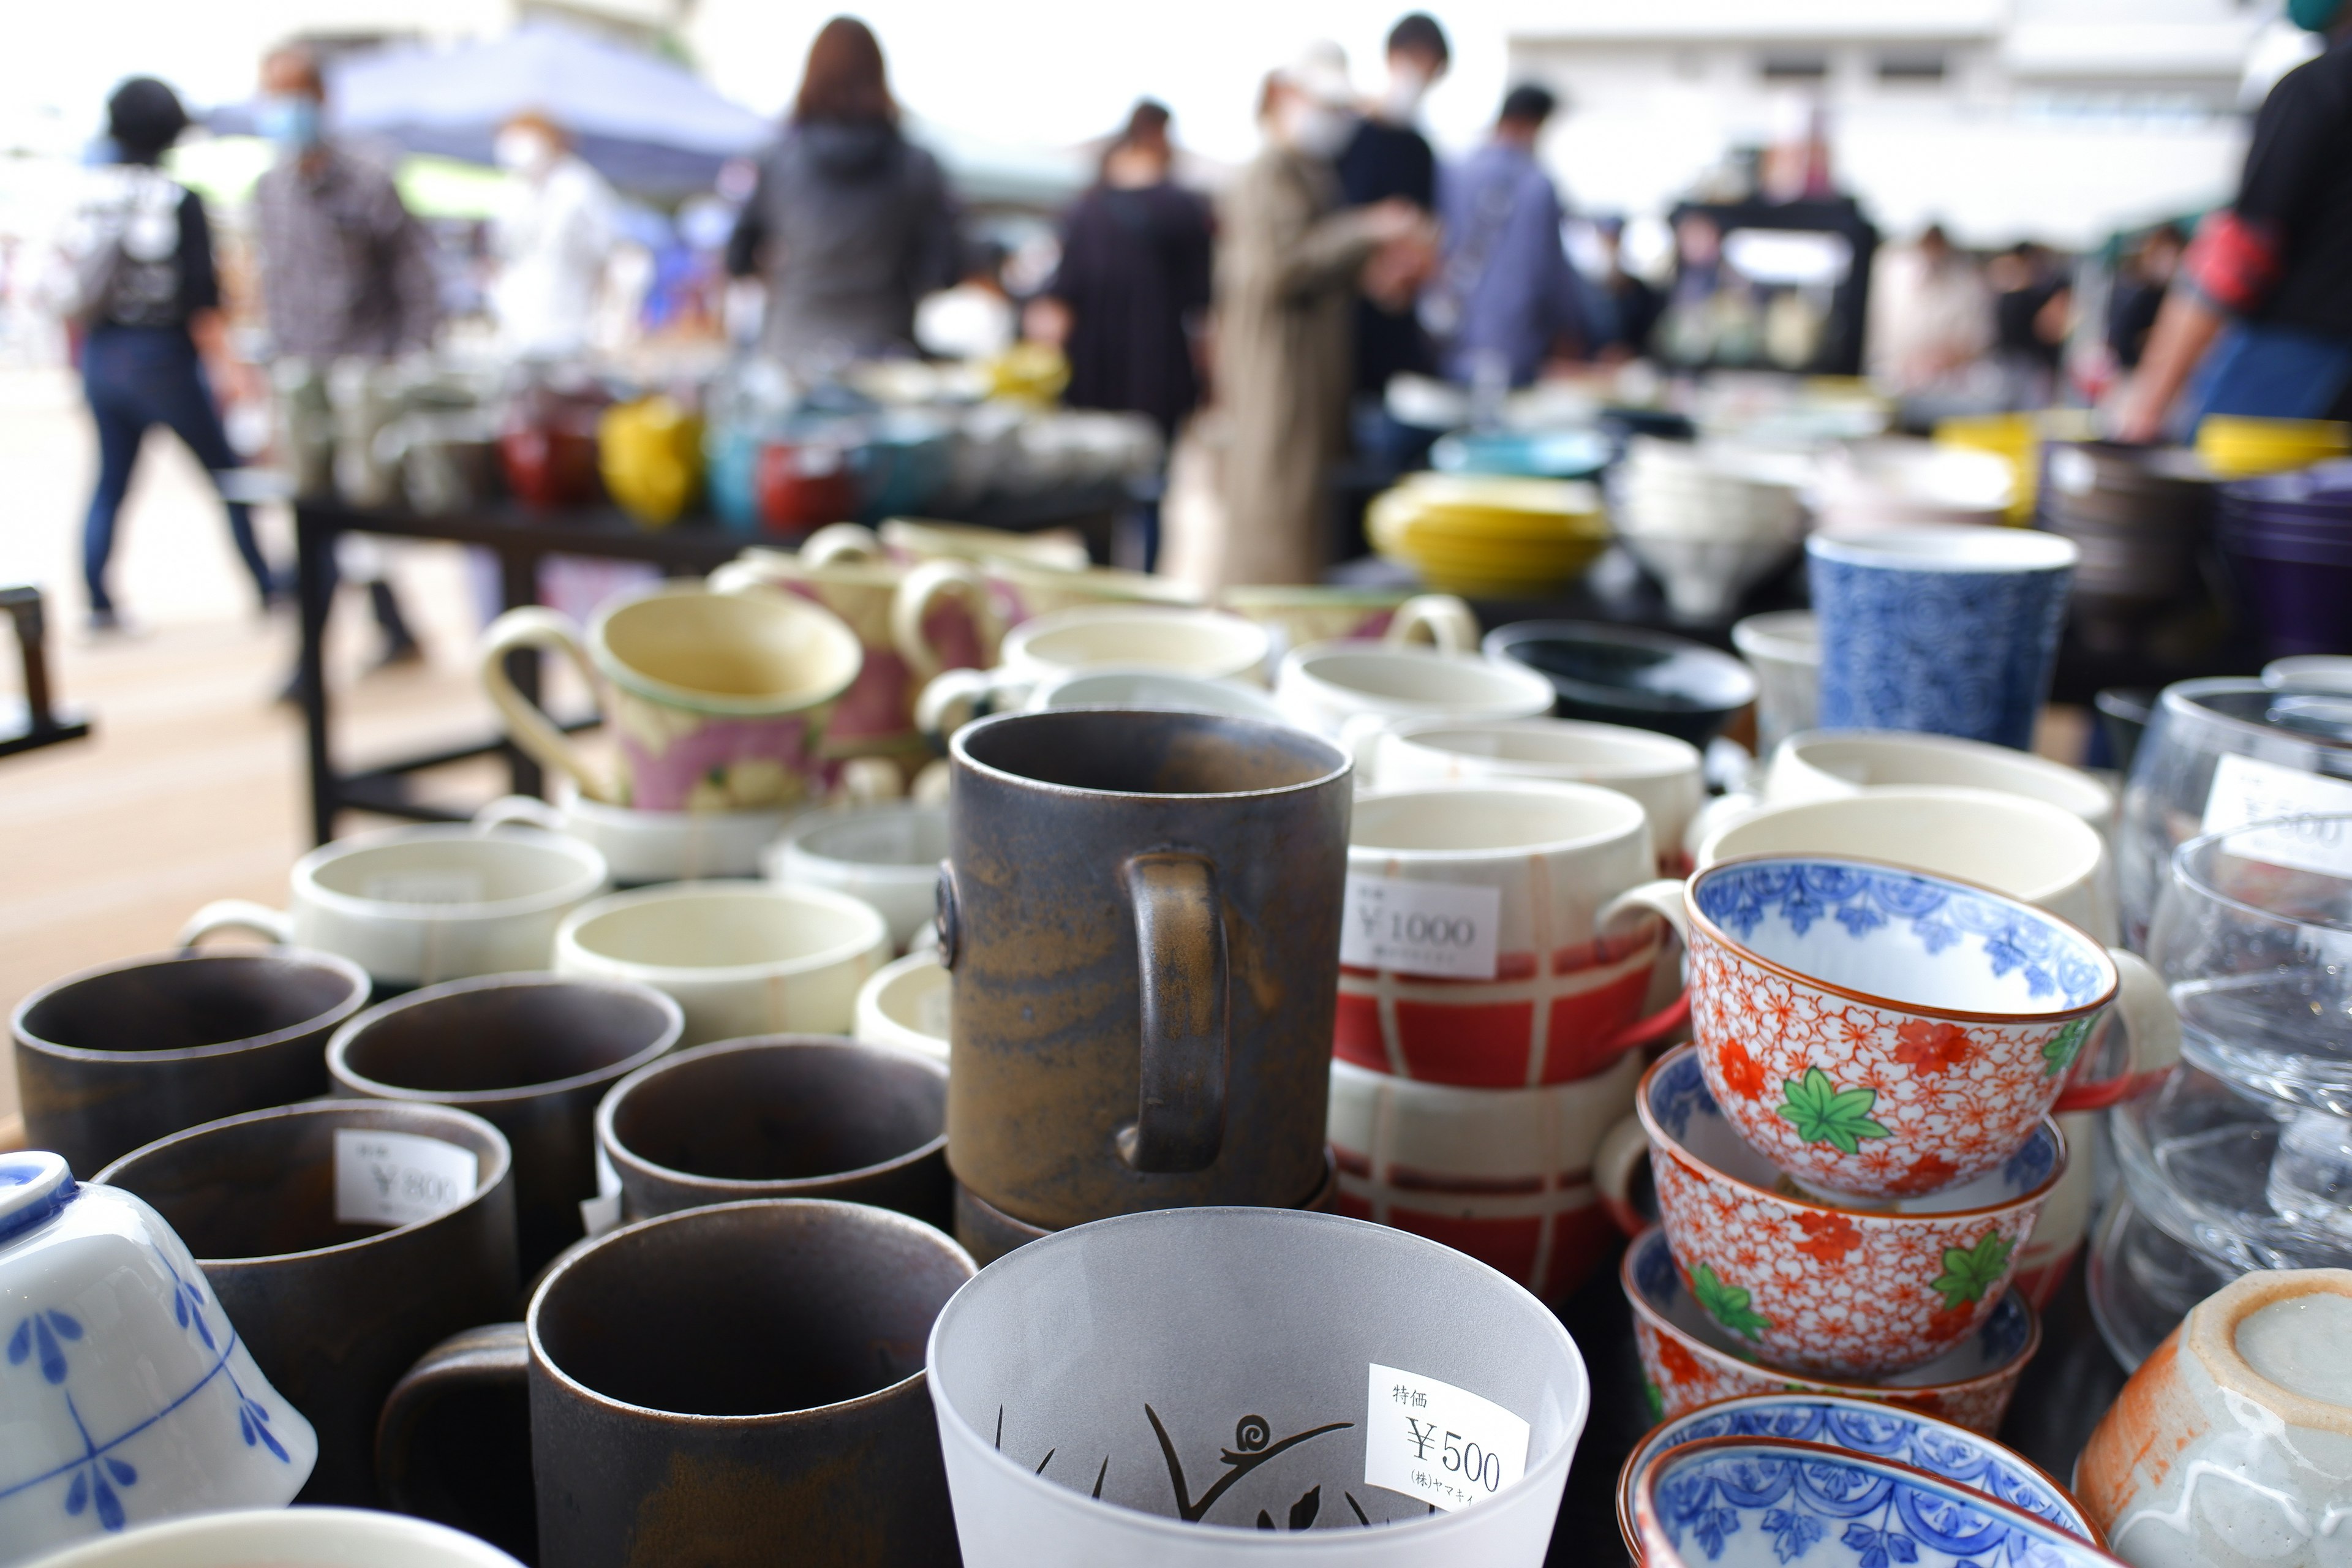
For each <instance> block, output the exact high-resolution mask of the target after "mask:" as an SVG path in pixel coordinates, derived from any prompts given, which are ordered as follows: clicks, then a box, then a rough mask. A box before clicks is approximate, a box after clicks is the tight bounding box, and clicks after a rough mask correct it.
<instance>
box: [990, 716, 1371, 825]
mask: <svg viewBox="0 0 2352 1568" xmlns="http://www.w3.org/2000/svg"><path fill="white" fill-rule="evenodd" d="M1076 713H1120V714H1128V715H1131V716H1133V717H1135V718H1139V719H1159V720H1166V719H1171V718H1176V719H1191V720H1194V721H1211V722H1213V723H1217V724H1245V725H1248V726H1249V727H1250V728H1252V729H1254V730H1257V731H1282V732H1284V733H1286V734H1289V735H1295V736H1297V737H1298V738H1299V739H1301V740H1304V741H1308V742H1313V743H1314V744H1316V745H1318V746H1320V747H1322V748H1323V749H1324V750H1325V751H1327V752H1329V753H1330V754H1331V756H1332V757H1333V759H1334V761H1333V763H1332V764H1331V766H1329V767H1328V768H1326V769H1325V770H1324V771H1323V772H1322V773H1317V774H1316V775H1315V776H1313V777H1312V778H1306V779H1300V780H1299V781H1297V783H1295V784H1272V785H1269V786H1267V787H1266V788H1264V789H1236V790H1214V791H1199V792H1190V793H1186V794H1182V795H1174V794H1169V793H1165V792H1162V791H1156V790H1131V789H1087V788H1085V787H1082V786H1080V785H1078V784H1056V783H1055V782H1053V781H1052V780H1049V779H1041V778H1034V777H1032V776H1030V775H1029V774H1027V773H1013V772H1011V771H1009V770H1007V769H1004V768H1000V767H998V766H997V765H996V764H995V763H984V762H982V761H981V760H980V759H979V758H977V757H975V756H973V755H972V754H971V738H972V736H974V735H975V734H980V735H984V734H986V732H987V731H991V730H992V729H995V728H997V727H999V726H1002V725H1008V724H1024V723H1025V724H1042V723H1054V722H1061V721H1066V719H1067V718H1068V716H1069V715H1071V714H1076ZM948 762H949V763H950V765H951V766H955V767H963V768H969V769H971V771H972V772H973V773H979V774H980V775H982V777H984V778H986V779H988V780H990V781H991V782H992V783H994V784H1000V785H1005V786H1009V787H1012V788H1016V789H1026V790H1035V791H1038V792H1040V793H1042V794H1046V795H1063V796H1067V797H1069V798H1072V799H1075V800H1103V801H1112V800H1150V801H1163V802H1178V801H1231V800H1271V799H1274V798H1276V797H1278V796H1281V795H1307V794H1311V793H1312V792H1314V791H1316V790H1318V789H1325V788H1328V787H1329V786H1330V785H1331V784H1335V783H1337V782H1338V781H1339V780H1341V779H1344V778H1346V777H1348V776H1349V774H1350V773H1353V772H1354V771H1355V767H1356V762H1355V759H1354V758H1353V757H1351V756H1350V755H1349V754H1348V752H1347V751H1346V749H1345V748H1343V747H1341V746H1340V745H1339V744H1338V743H1337V742H1333V741H1330V740H1328V739H1327V738H1325V737H1324V736H1321V735H1318V734H1316V733H1315V732H1314V731H1311V730H1302V729H1300V728H1299V727H1298V726H1297V725H1296V724H1277V723H1276V722H1275V721H1273V720H1271V719H1246V718H1244V717H1242V716H1241V715H1240V714H1238V713H1197V712H1193V711H1192V710H1189V709H1179V708H1116V707H1105V708H1097V707H1093V706H1087V707H1084V708H1048V709H1045V710H1041V711H1038V712H1034V713H1032V712H1010V713H991V714H989V715H988V716H987V717H986V718H984V719H975V720H973V721H971V723H969V724H966V725H965V726H964V727H963V728H962V729H961V730H958V731H956V732H955V733H954V735H952V736H951V737H950V738H949V741H948ZM950 809H952V807H950Z"/></svg>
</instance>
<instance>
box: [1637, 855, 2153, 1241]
mask: <svg viewBox="0 0 2352 1568" xmlns="http://www.w3.org/2000/svg"><path fill="white" fill-rule="evenodd" d="M1626 898H1627V900H1629V901H1633V902H1640V903H1643V904H1645V905H1646V906H1648V908H1650V909H1653V910H1656V911H1657V912H1658V913H1660V914H1662V915H1664V916H1665V917H1666V918H1667V919H1668V920H1669V921H1673V922H1674V924H1675V928H1676V929H1677V930H1678V931H1680V932H1681V933H1682V937H1683V941H1684V942H1685V945H1686V947H1687V949H1688V952H1689V954H1690V961H1689V978H1690V998H1691V1035H1692V1038H1693V1039H1694V1040H1695V1041H1696V1043H1697V1047H1698V1059H1699V1065H1700V1067H1701V1068H1702V1069H1703V1070H1704V1071H1705V1074H1706V1087H1707V1089H1708V1091H1709V1092H1710V1093H1711V1094H1712V1095H1713V1096H1714V1098H1715V1099H1716V1100H1717V1102H1718V1103H1719V1104H1721V1106H1722V1108H1723V1113H1724V1115H1725V1116H1727V1118H1729V1119H1730V1121H1731V1122H1732V1124H1733V1125H1734V1126H1736V1127H1737V1128H1738V1130H1739V1134H1740V1136H1741V1137H1743V1138H1745V1139H1746V1140H1747V1141H1748V1143H1749V1144H1751V1145H1752V1146H1753V1147H1754V1148H1755V1149H1756V1150H1757V1151H1758V1152H1759V1153H1761V1154H1762V1155H1763V1156H1764V1157H1765V1158H1766V1159H1768V1160H1769V1161H1770V1162H1771V1163H1772V1164H1774V1165H1775V1166H1777V1167H1779V1168H1780V1170H1781V1171H1783V1172H1785V1173H1788V1174H1789V1175H1790V1176H1791V1177H1793V1178H1794V1179H1795V1180H1796V1181H1797V1182H1798V1183H1799V1184H1801V1185H1802V1186H1805V1187H1807V1188H1810V1189H1811V1190H1812V1191H1814V1192H1815V1193H1817V1194H1824V1195H1828V1196H1831V1197H1832V1198H1838V1197H1843V1196H1855V1195H1858V1196H1862V1197H1868V1198H1904V1197H1915V1196H1919V1195H1922V1194H1928V1193H1936V1192H1941V1191H1942V1190H1944V1189H1945V1188H1947V1187H1951V1186H1955V1185H1958V1184H1960V1183H1963V1182H1968V1181H1971V1180H1973V1179H1975V1178H1976V1177H1979V1176H1981V1175H1983V1174H1984V1173H1987V1172H1989V1171H1991V1170H1994V1169H1996V1168H1998V1167H2000V1165H2001V1164H2002V1163H2004V1162H2006V1161H2008V1160H2009V1159H2010V1158H2011V1156H2013V1155H2014V1154H2016V1153H2017V1152H2018V1151H2019V1150H2020V1149H2021V1148H2022V1147H2024V1145H2025V1143H2026V1142H2027V1141H2028V1140H2029V1139H2031V1138H2032V1137H2033V1136H2034V1131H2035V1129H2036V1128H2037V1127H2039V1126H2040V1125H2041V1122H2042V1118H2043V1117H2044V1116H2045V1115H2048V1114H2049V1113H2050V1112H2051V1111H2053V1110H2062V1111H2064V1110H2094V1109H2096V1108H2097V1107H2099V1106H2101V1105H2106V1104H2112V1103H2113V1102H2114V1101H2115V1100H2117V1099H2120V1098H2121V1097H2122V1096H2123V1095H2124V1094H2125V1093H2126V1091H2127V1090H2128V1089H2129V1088H2130V1087H2131V1085H2132V1084H2133V1083H2134V1082H2136V1081H2137V1080H2138V1079H2139V1078H2140V1077H2141V1076H2142V1075H2144V1074H2145V1073H2147V1072H2149V1071H2151V1070H2154V1069H2156V1068H2161V1067H2164V1066H2167V1065H2168V1064H2169V1063H2170V1062H2171V1061H2172V1060H2173V1059H2174V1058H2177V1057H2178V1056H2179V1048H2180V1024H2179V1018H2178V1017H2177V1016H2175V1015H2174V1013H2173V1010H2172V1003H2171V1000H2170V998H2169V997H2168V996H2167V994H2165V988H2164V983H2163V981H2162V980H2160V979H2159V978H2158V976H2157V973H2156V972H2155V971H2154V970H2152V969H2150V968H2149V967H2148V966H2147V964H2146V963H2143V962H2141V961H2140V960H2139V959H2138V958H2137V957H2135V956H2134V955H2132V954H2130V953H2127V952H2118V951H2116V950H2114V949H2111V948H2104V947H2101V946H2100V945H2099V943H2098V942H2096V941H2095V939H2094V938H2092V937H2091V936H2090V935H2089V934H2088V933H2087V932H2085V931H2082V930H2080V929H2079V928H2077V927H2075V926H2073V925H2069V924H2068V923H2067V922H2066V921H2063V920H2060V919H2059V918H2058V917H2057V916H2055V915H2053V914H2051V913H2049V912H2048V911H2047V910H2040V909H2036V908H2035V907H2034V906H2032V905H2031V904H2027V903H2021V902H2020V901H2018V900H2015V899H2011V898H2006V897H2003V896H2002V895H2000V894H1999V893H1995V892H1992V891H1990V890H1989V889H1983V888H1979V887H1977V886H1975V885H1974V884H1972V883H1969V882H1962V881H1959V880H1957V879H1952V878H1948V877H1938V876H1931V875H1929V874H1927V873H1926V872H1922V871H1913V870H1909V869H1906V868H1903V867H1899V866H1887V865H1881V864H1878V863H1875V862H1873V861H1868V860H1858V859H1852V858H1842V857H1834V856H1826V855H1768V856H1757V857H1753V858H1747V859H1739V860H1726V861H1722V862H1719V863H1717V864H1716V865H1714V866H1710V867H1708V868H1706V869H1705V870H1703V871H1700V872H1698V873H1697V874H1696V875H1695V876H1693V877H1692V878H1691V879H1689V880H1688V881H1687V882H1681V883H1677V882H1653V883H1650V884H1648V885H1647V886H1646V887H1644V888H1641V889H1635V890H1634V891H1633V893H1631V894H1628V895H1626ZM2110 1007H2112V1008H2113V1009H2114V1010H2115V1012H2116V1015H2117V1018H2118V1020H2119V1022H2120V1023H2121V1024H2122V1026H2123V1028H2124V1031H2125V1044H2126V1047H2127V1048H2126V1051H2125V1052H2124V1053H2123V1054H2124V1056H2125V1057H2126V1059H2127V1061H2128V1062H2129V1064H2130V1065H2129V1066H2127V1067H2126V1069H2125V1071H2124V1072H2123V1073H2122V1074H2121V1075H2120V1076H2118V1077H2115V1078H2110V1079H2101V1080H2097V1081H2094V1082H2088V1083H2084V1082H2077V1081H2075V1080H2074V1068H2075V1065H2076V1063H2077V1062H2078V1061H2079V1060H2081V1059H2082V1058H2084V1057H2085V1056H2086V1055H2088V1054H2091V1053H2086V1052H2085V1051H2084V1046H2085V1045H2086V1044H2088V1043H2089V1042H2090V1041H2091V1039H2092V1037H2093V1034H2094V1031H2095V1028H2096V1027H2097V1026H2099V1025H2100V1024H2101V1022H2102V1020H2103V1018H2104V1017H2105V1015H2106V1013H2107V1012H2108V1010H2109V1008H2110Z"/></svg>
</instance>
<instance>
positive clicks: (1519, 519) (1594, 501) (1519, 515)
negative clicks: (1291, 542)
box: [1368, 474, 1609, 599]
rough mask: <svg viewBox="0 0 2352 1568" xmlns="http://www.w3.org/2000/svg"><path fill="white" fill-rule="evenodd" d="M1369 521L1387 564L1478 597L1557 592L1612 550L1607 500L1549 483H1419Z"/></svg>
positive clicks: (1389, 497) (1430, 479) (1429, 478)
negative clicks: (1604, 510) (1395, 563)
mask: <svg viewBox="0 0 2352 1568" xmlns="http://www.w3.org/2000/svg"><path fill="white" fill-rule="evenodd" d="M1368 521H1369V525H1370V534H1371V540H1372V547H1373V548H1374V549H1376V550H1378V551H1379V552H1381V554H1382V555H1385V556H1389V557H1391V559H1394V560H1399V561H1402V562H1404V563H1406V564H1408V565H1410V566H1412V568H1413V569H1414V570H1415V571H1417V572H1419V573H1420V574H1421V575H1422V578H1423V581H1424V582H1426V583H1427V584H1429V585H1430V586H1431V587H1433V588H1435V589H1439V590H1441V591H1443V592H1445V593H1451V594H1466V595H1471V596H1473V597H1476V598H1494V599H1507V598H1530V597H1540V596H1542V595H1549V594H1554V593H1557V592H1559V589H1561V588H1563V587H1565V586H1566V585H1567V584H1568V583H1569V582H1570V580H1571V579H1573V578H1574V577H1576V576H1577V574H1580V573H1581V572H1582V571H1583V570H1584V569H1585V568H1586V567H1587V566H1590V565H1591V564H1592V562H1593V559H1594V557H1596V556H1598V555H1599V554H1600V553H1601V551H1602V550H1604V549H1606V548H1607V547H1608V544H1609V521H1608V519H1607V518H1606V517H1605V516H1604V515H1602V512H1601V492H1600V491H1598V490H1596V489H1593V488H1592V487H1591V485H1588V484H1578V483H1571V482H1567V481H1561V480H1552V479H1505V478H1490V477H1486V476H1483V475H1471V474H1413V475H1411V476H1408V477H1407V478H1406V479H1404V481H1403V482H1402V483H1401V484H1399V485H1398V486H1396V488H1395V489H1391V490H1389V491H1387V492H1385V493H1384V494H1382V495H1380V496H1378V497H1376V498H1374V500H1373V501H1372V505H1371V510H1370V514H1369V518H1368Z"/></svg>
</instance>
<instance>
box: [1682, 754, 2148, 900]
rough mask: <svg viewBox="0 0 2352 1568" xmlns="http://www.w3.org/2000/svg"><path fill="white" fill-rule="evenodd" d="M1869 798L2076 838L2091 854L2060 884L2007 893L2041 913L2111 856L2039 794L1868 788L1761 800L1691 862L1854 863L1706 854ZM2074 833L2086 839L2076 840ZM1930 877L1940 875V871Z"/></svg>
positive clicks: (1949, 787) (1709, 838) (1773, 852)
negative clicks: (1995, 816)
mask: <svg viewBox="0 0 2352 1568" xmlns="http://www.w3.org/2000/svg"><path fill="white" fill-rule="evenodd" d="M1873 800H1881V801H1885V800H1891V801H1893V802H1894V803H1895V804H1896V805H1904V804H1916V805H1954V806H1967V807H1977V808H1981V809H1989V810H1992V811H1996V812H2010V813H2012V814H2014V816H2023V817H2030V818H2033V819H2035V820H2036V821H2037V822H2038V823H2039V824H2040V826H2042V827H2044V828H2047V829H2049V830H2051V832H2053V833H2054V834H2056V835H2057V836H2059V837H2065V838H2069V839H2074V840H2075V844H2074V847H2075V848H2076V849H2077V850H2081V849H2083V848H2085V847H2087V848H2088V849H2089V850H2090V852H2091V856H2090V862H2089V864H2087V865H2085V866H2084V867H2082V868H2080V869H2078V870H2075V871H2074V872H2073V873H2072V874H2070V875H2069V876H2067V877H2066V878H2065V879H2063V880H2061V881H2053V882H2052V883H2051V884H2049V885H2048V886H2047V887H2045V888H2043V889H2041V890H2040V891H2039V892H2038V893H2037V894H2036V895H2035V896H2034V897H2032V898H2029V897H2027V896H2026V895H2024V894H2022V893H2011V894H2010V895H2009V897H2011V898H2012V899H2015V900H2018V901H2019V902H2021V903H2028V904H2032V905H2033V906H2034V908H2036V909H2044V906H2043V905H2042V903H2041V901H2040V900H2042V899H2045V898H2054V897H2056V896H2057V895H2058V894H2060V893H2063V892H2065V891H2067V890H2069V889H2074V888H2076V887H2084V886H2088V885H2089V884H2090V883H2092V882H2093V881H2094V880H2095V879H2096V878H2097V876H2098V871H2099V866H2100V863H2101V862H2102V861H2103V860H2105V859H2107V858H2110V857H2111V855H2112V853H2113V852H2112V851H2111V850H2109V849H2108V847H2107V844H2106V840H2105V838H2104V837H2101V835H2100V833H2099V830H2098V829H2097V828H2095V827H2094V826H2091V825H2090V824H2089V823H2088V822H2086V821H2084V819H2083V818H2082V817H2080V816H2076V815H2075V814H2074V812H2071V811H2069V810H2067V809H2066V808H2065V807H2064V806H2063V805H2059V804H2057V802H2055V801H2049V800H2043V799H2042V798H2041V797H2039V796H2037V795H2020V794H2018V793H2017V792H2016V791H2014V790H2004V789H1990V788H1988V787H1986V786H1984V785H1982V784H1868V785H1865V786H1864V788H1863V789H1862V790H1861V791H1860V792H1859V793H1858V794H1855V795H1834V796H1820V795H1815V796H1809V797H1802V798H1799V799H1795V800H1779V801H1773V800H1768V801H1764V802H1761V803H1759V805H1758V807H1757V809H1756V810H1754V811H1752V812H1750V813H1748V815H1747V816H1741V817H1738V818H1735V819H1734V820H1732V821H1729V822H1727V823H1725V824H1724V825H1723V826H1720V827H1717V828H1715V829H1713V830H1712V831H1710V832H1709V833H1708V834H1707V835H1706V837H1705V838H1703V839H1701V840H1700V841H1699V846H1698V848H1697V849H1696V851H1695V852H1694V854H1695V858H1696V859H1697V860H1698V861H1699V863H1700V865H1701V866H1702V867H1704V866H1714V865H1719V864H1721V863H1722V861H1724V860H1727V859H1766V860H1769V859H1778V858H1788V857H1790V856H1791V855H1811V854H1828V855H1835V856H1837V857H1838V858H1857V859H1858V858H1861V857H1859V856H1854V857H1848V856H1847V855H1846V854H1845V852H1843V851H1840V850H1818V851H1816V850H1802V851H1797V850H1787V849H1750V850H1746V851H1744V852H1742V853H1741V854H1739V855H1737V856H1719V857H1717V858H1715V859H1708V858H1706V853H1707V851H1708V849H1709V848H1711V847H1714V846H1716V845H1717V844H1720V843H1721V842H1722V841H1724V840H1725V839H1727V838H1730V837H1734V836H1736V835H1737V834H1738V833H1739V832H1741V831H1742V830H1743V829H1745V828H1748V827H1751V826H1755V825H1757V824H1759V823H1766V822H1773V821H1779V820H1784V819H1786V818H1788V817H1790V816H1799V815H1801V814H1805V813H1820V814H1826V813H1831V812H1835V811H1844V810H1851V809H1853V808H1854V807H1855V806H1856V805H1862V804H1863V803H1864V802H1868V801H1873ZM1863 808H1864V809H1865V810H1868V809H1871V808H1870V807H1868V806H1867V805H1864V806H1863ZM2014 816H2013V817H2012V820H2011V822H2010V823H2009V824H2007V825H2005V828H2014V827H2016V826H2019V824H2018V823H2017V822H2016V821H2015V820H2014ZM2078 835H2081V836H2085V837H2077V836H2078ZM1906 869H1909V868H1906ZM1928 874H1929V875H1942V873H1940V872H1936V873H1928ZM2045 912H2047V911H2046V910H2045Z"/></svg>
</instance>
